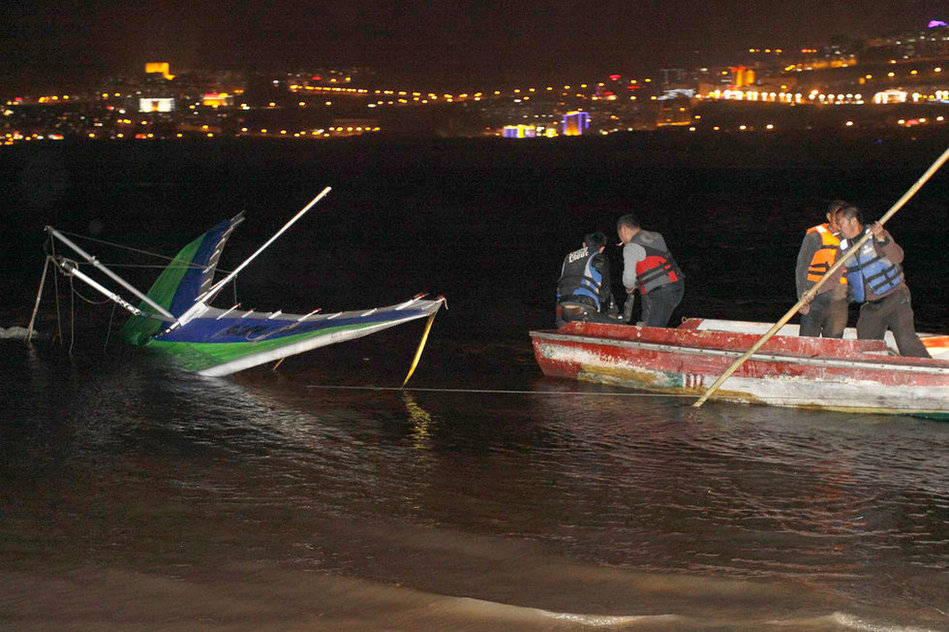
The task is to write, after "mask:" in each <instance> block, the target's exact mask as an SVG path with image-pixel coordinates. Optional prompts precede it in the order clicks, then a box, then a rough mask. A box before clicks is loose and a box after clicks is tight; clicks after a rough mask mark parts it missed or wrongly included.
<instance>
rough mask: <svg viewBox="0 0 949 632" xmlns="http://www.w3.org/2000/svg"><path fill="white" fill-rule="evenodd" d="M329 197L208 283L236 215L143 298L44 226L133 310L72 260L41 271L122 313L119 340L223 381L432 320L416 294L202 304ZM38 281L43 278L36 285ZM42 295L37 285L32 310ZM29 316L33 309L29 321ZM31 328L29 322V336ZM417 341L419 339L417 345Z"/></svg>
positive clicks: (432, 305)
mask: <svg viewBox="0 0 949 632" xmlns="http://www.w3.org/2000/svg"><path fill="white" fill-rule="evenodd" d="M329 191H330V188H329V187H326V188H325V189H324V190H323V191H322V192H321V193H320V194H319V195H318V196H316V197H315V198H314V199H313V200H312V201H311V202H310V203H309V204H307V206H306V207H304V208H303V209H302V210H301V211H299V212H298V213H297V214H296V215H295V216H294V217H293V218H292V219H291V220H290V221H289V222H287V223H286V224H285V225H284V226H283V227H282V228H281V229H280V230H279V231H278V232H277V233H276V234H275V235H274V236H273V237H271V239H270V240H269V241H267V242H266V243H265V244H264V245H263V246H261V247H260V248H259V249H258V250H257V251H256V252H255V253H254V254H253V255H251V256H250V257H249V258H248V259H247V260H245V261H244V262H243V263H242V264H241V265H240V266H238V267H237V268H236V269H235V270H234V271H232V272H230V273H229V274H228V275H227V276H226V277H224V278H223V279H220V280H218V281H215V280H214V276H215V271H216V269H217V264H218V260H219V258H220V255H221V251H222V250H223V248H224V244H225V242H226V241H227V239H228V237H229V236H230V235H231V233H232V232H233V230H234V228H235V227H236V226H237V225H238V224H240V223H241V222H242V221H243V219H244V217H243V214H240V215H237V216H236V217H234V218H232V219H230V220H225V221H223V222H221V223H219V224H218V225H216V226H214V227H213V228H212V229H211V230H209V231H207V232H206V233H204V234H203V235H201V236H200V237H198V238H197V239H195V240H194V241H192V242H191V243H189V244H188V245H187V246H185V247H184V248H183V249H182V250H181V251H180V252H179V253H178V255H177V256H176V257H175V258H174V259H173V260H172V262H171V263H170V264H169V265H168V266H167V267H166V268H165V269H164V271H163V272H162V273H161V274H160V275H159V277H158V279H157V280H156V281H155V282H154V284H153V285H152V287H151V289H150V290H149V291H148V292H147V293H142V292H140V291H139V290H137V289H136V288H135V287H133V286H132V285H131V284H129V283H128V282H126V281H125V280H124V279H122V278H121V277H119V276H118V275H117V274H115V273H114V272H112V271H111V270H110V269H109V268H107V267H106V266H105V265H103V264H102V263H101V262H99V261H98V260H97V259H96V258H95V257H93V256H92V255H90V254H89V253H87V252H85V251H84V250H83V249H82V248H81V247H80V246H78V245H77V244H75V243H74V242H73V241H72V240H71V239H69V238H68V237H67V236H66V235H64V234H62V233H61V232H60V231H58V230H56V229H55V228H53V227H51V226H47V227H46V232H47V233H48V234H49V235H50V239H55V240H56V241H57V242H60V243H63V244H65V245H67V246H68V247H69V248H71V249H72V250H73V251H75V252H76V253H77V254H78V255H79V256H80V257H81V258H82V259H84V260H85V261H86V262H87V263H89V264H91V265H92V266H93V267H94V268H95V269H96V270H98V271H99V272H100V273H102V274H103V275H105V276H106V277H108V278H109V279H111V280H112V281H113V282H115V283H117V284H118V285H120V286H121V287H122V288H124V289H125V290H126V291H128V292H130V293H131V294H132V295H134V296H136V297H138V298H139V299H141V302H140V303H139V304H138V306H135V305H132V304H131V303H130V302H129V301H127V300H126V299H124V298H123V297H122V296H121V295H119V294H118V293H116V292H113V291H112V290H110V289H109V288H107V287H106V286H104V285H103V284H102V283H100V282H99V281H97V280H96V279H93V278H92V277H91V276H90V275H88V274H86V273H85V272H83V271H81V270H80V269H79V263H78V262H77V261H75V260H72V259H68V258H66V257H63V256H59V255H50V256H48V257H47V265H49V264H50V263H52V265H53V266H55V268H56V269H58V270H59V271H60V272H61V273H63V274H65V275H67V276H71V277H74V278H77V279H80V280H81V281H83V282H85V283H86V284H88V285H89V286H90V287H92V288H93V289H95V290H96V291H98V292H100V293H102V294H103V295H105V296H106V297H108V298H109V299H111V300H112V301H114V302H115V303H117V304H119V305H121V306H122V307H123V308H125V309H126V310H127V311H129V312H130V313H131V314H132V316H131V317H130V318H129V319H128V320H127V321H126V323H125V325H124V326H123V327H122V332H121V334H122V337H123V338H124V339H125V340H126V341H128V342H129V343H131V344H133V345H136V346H142V347H146V348H148V349H152V350H156V351H159V352H162V353H165V354H167V355H170V356H172V357H174V359H175V360H176V361H177V363H178V364H179V365H180V366H182V367H183V368H185V369H188V370H191V371H196V372H197V373H200V374H201V375H209V376H224V375H230V374H232V373H236V372H237V371H242V370H244V369H248V368H250V367H254V366H258V365H260V364H264V363H267V362H272V361H276V360H282V359H283V358H286V357H288V356H292V355H296V354H299V353H303V352H305V351H310V350H311V349H316V348H318V347H322V346H326V345H330V344H335V343H338V342H343V341H346V340H353V339H355V338H360V337H363V336H368V335H371V334H374V333H377V332H379V331H382V330H383V329H388V328H390V327H395V326H396V325H401V324H403V323H407V322H409V321H412V320H416V319H419V318H425V317H428V318H429V324H430V323H431V319H432V318H434V316H435V313H436V312H438V310H439V309H440V308H441V307H442V306H444V305H445V298H444V297H437V298H434V299H426V298H424V297H425V295H424V294H419V295H416V296H415V297H413V298H411V299H409V300H406V301H404V302H402V303H398V304H396V305H388V306H385V307H375V308H371V309H361V310H355V311H345V312H335V313H320V310H313V311H311V312H309V313H308V314H290V313H284V312H283V311H280V310H278V311H275V312H262V311H257V310H254V309H250V310H247V309H242V308H241V307H239V305H235V306H233V307H230V308H228V309H222V308H217V307H212V306H211V305H210V303H211V301H212V300H214V298H215V297H216V296H217V295H218V293H219V292H220V291H221V289H222V288H223V287H224V286H225V285H226V284H227V283H228V282H230V281H231V280H233V279H234V278H235V277H236V276H237V274H238V273H239V272H240V271H241V270H243V268H244V267H246V266H247V264H248V263H250V262H251V261H252V260H253V259H254V258H255V257H256V256H257V255H258V254H260V253H261V252H262V251H263V250H264V249H265V248H266V247H267V246H269V245H270V244H271V243H273V241H274V240H275V239H276V238H277V237H279V236H280V235H281V234H282V233H283V232H284V231H285V230H287V229H288V228H289V227H290V226H291V225H292V224H293V223H294V222H295V221H297V220H298V219H299V218H300V217H302V216H303V214H304V213H306V212H307V211H309V210H310V209H311V208H312V207H313V206H314V205H315V204H316V203H317V202H319V201H320V200H321V199H322V198H323V197H325V196H326V195H327V194H328V193H329ZM45 277H46V272H45V271H44V273H43V278H44V280H45ZM42 292H43V289H42V284H41V286H40V291H39V294H38V296H37V306H38V305H39V301H40V297H41V295H42ZM35 314H36V311H35V310H34V318H35ZM32 325H33V323H32V321H31V323H30V330H32ZM427 333H428V328H427V327H426V330H425V334H426V335H427ZM424 340H425V338H424V337H423V340H422V344H424ZM420 351H421V346H420V348H419V352H420ZM417 360H418V354H417V355H416V362H417ZM414 366H415V365H414V364H413V369H414ZM409 375H411V371H410V373H409ZM407 380H408V378H406V381H407Z"/></svg>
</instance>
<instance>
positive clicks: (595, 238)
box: [583, 230, 606, 250]
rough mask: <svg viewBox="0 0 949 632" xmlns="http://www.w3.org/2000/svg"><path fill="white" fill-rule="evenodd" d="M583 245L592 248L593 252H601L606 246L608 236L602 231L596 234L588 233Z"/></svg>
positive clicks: (584, 237)
mask: <svg viewBox="0 0 949 632" xmlns="http://www.w3.org/2000/svg"><path fill="white" fill-rule="evenodd" d="M583 245H584V246H588V247H590V248H592V249H593V250H599V249H600V248H602V247H603V246H605V245H606V235H604V234H603V232H602V231H599V230H598V231H596V232H595V233H587V234H586V235H584V236H583Z"/></svg>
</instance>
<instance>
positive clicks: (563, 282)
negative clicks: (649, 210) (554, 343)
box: [557, 231, 618, 327]
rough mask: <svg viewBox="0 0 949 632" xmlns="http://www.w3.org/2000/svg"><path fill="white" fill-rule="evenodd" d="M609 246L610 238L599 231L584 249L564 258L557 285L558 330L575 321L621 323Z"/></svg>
mask: <svg viewBox="0 0 949 632" xmlns="http://www.w3.org/2000/svg"><path fill="white" fill-rule="evenodd" d="M605 247H606V235H604V234H603V233H601V232H599V231H598V232H595V233H590V234H588V235H586V236H585V237H584V238H583V248H580V249H579V250H574V251H573V252H571V253H570V254H568V255H567V256H566V257H564V259H563V266H562V267H561V270H560V281H558V282H557V327H563V326H564V325H565V324H567V323H569V322H571V321H575V320H580V321H585V322H591V323H616V322H618V321H617V320H616V314H617V308H616V303H615V301H614V300H613V290H612V289H611V288H610V265H609V262H608V261H607V260H606V256H605V255H604V254H603V249H604V248H605Z"/></svg>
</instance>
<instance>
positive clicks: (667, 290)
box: [616, 215, 685, 327]
mask: <svg viewBox="0 0 949 632" xmlns="http://www.w3.org/2000/svg"><path fill="white" fill-rule="evenodd" d="M616 232H617V233H619V238H620V241H621V242H623V244H624V245H623V286H624V287H625V288H626V293H627V294H632V293H633V292H635V291H636V288H639V292H640V294H642V297H643V313H642V321H640V323H637V324H642V325H645V326H646V327H665V326H666V325H668V324H669V318H670V317H671V316H672V310H674V309H675V308H676V307H677V306H678V305H679V303H680V302H682V296H683V294H685V281H684V279H683V275H682V271H681V270H680V269H679V266H678V265H677V264H676V262H675V259H673V258H672V253H671V252H669V248H668V247H667V246H666V240H665V239H664V238H663V237H662V235H660V234H659V233H656V232H652V231H648V230H643V229H642V227H640V225H639V220H638V219H636V216H635V215H623V216H622V217H620V218H619V219H618V220H616ZM631 298H632V297H630V298H628V299H627V300H630V299H631Z"/></svg>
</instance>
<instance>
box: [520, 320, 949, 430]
mask: <svg viewBox="0 0 949 632" xmlns="http://www.w3.org/2000/svg"><path fill="white" fill-rule="evenodd" d="M769 327H770V325H769V324H768V323H753V322H743V321H723V320H709V319H701V318H689V319H686V320H684V321H683V322H682V324H680V325H679V326H678V327H675V328H657V327H638V326H631V325H623V324H616V325H613V324H597V323H583V322H572V323H568V324H567V325H566V326H564V327H562V328H560V329H558V330H540V331H531V332H530V336H531V338H532V339H533V346H534V356H535V358H536V360H537V363H538V364H539V365H540V368H541V370H542V371H543V373H544V374H545V375H548V376H554V377H562V378H570V379H579V380H586V381H591V382H600V383H604V384H612V385H616V386H622V387H628V388H634V389H641V390H646V391H651V392H659V393H670V394H678V395H694V396H695V397H696V398H698V397H700V396H702V395H703V394H704V393H705V392H706V390H707V389H708V388H709V387H710V386H711V385H712V384H713V383H714V382H715V380H716V379H717V378H718V377H719V376H721V375H722V374H723V373H724V372H725V371H726V370H727V369H728V368H729V367H730V366H731V365H732V363H733V362H734V361H735V360H736V359H737V358H739V357H740V356H741V355H742V354H744V353H745V352H746V351H747V350H749V349H751V347H752V346H753V345H754V344H755V343H756V342H757V341H758V340H759V339H760V338H761V336H762V335H763V334H764V333H765V332H766V331H767V330H768V329H769ZM797 334H798V331H797V326H796V325H786V326H785V327H784V328H782V329H781V330H780V331H778V333H777V334H776V335H774V336H773V337H772V338H770V339H769V340H768V341H767V342H766V343H765V344H764V345H763V346H762V347H761V348H760V349H759V350H758V351H757V352H756V353H754V354H753V355H752V356H751V357H749V358H748V360H747V361H745V362H744V363H743V364H742V365H741V366H740V367H739V368H738V369H737V370H736V371H735V372H734V373H733V374H732V375H731V376H729V377H728V378H727V379H726V380H725V381H724V383H723V384H722V385H721V387H720V388H719V389H718V390H717V391H715V392H714V393H713V394H712V395H711V399H713V400H718V401H727V402H740V403H748V404H766V405H771V406H786V407H794V408H810V409H822V410H832V411H843V412H853V413H878V414H900V415H914V416H923V417H933V418H940V419H949V336H944V335H935V334H920V339H921V340H922V341H923V344H924V345H926V347H927V349H928V350H929V351H930V354H931V355H932V356H933V358H932V359H930V358H907V357H902V356H899V355H897V354H896V351H895V342H894V341H893V340H892V338H889V339H886V340H857V339H856V335H855V332H854V331H853V329H852V328H851V329H848V330H847V332H845V337H844V338H842V339H833V338H806V337H801V336H799V335H797Z"/></svg>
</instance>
